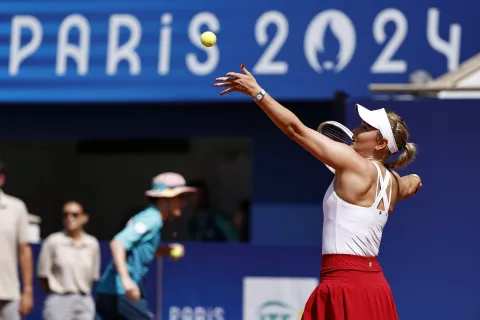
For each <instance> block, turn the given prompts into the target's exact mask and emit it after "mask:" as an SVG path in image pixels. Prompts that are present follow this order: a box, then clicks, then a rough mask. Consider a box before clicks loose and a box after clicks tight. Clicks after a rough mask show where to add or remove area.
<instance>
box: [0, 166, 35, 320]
mask: <svg viewBox="0 0 480 320" xmlns="http://www.w3.org/2000/svg"><path fill="white" fill-rule="evenodd" d="M4 184H5V164H4V163H3V162H2V161H1V160H0V188H1V187H3V185H4ZM0 252H1V254H0V320H20V319H21V317H24V316H26V315H27V314H28V313H30V311H31V310H32V307H33V284H32V276H33V258H32V249H31V247H30V243H29V233H28V211H27V208H26V206H25V204H24V203H23V201H22V200H20V199H17V198H15V197H12V196H9V195H7V194H5V193H4V192H3V191H2V190H1V189H0ZM17 259H18V261H20V270H21V274H22V284H23V286H22V291H21V292H20V281H19V278H18V272H17V270H18V264H17Z"/></svg>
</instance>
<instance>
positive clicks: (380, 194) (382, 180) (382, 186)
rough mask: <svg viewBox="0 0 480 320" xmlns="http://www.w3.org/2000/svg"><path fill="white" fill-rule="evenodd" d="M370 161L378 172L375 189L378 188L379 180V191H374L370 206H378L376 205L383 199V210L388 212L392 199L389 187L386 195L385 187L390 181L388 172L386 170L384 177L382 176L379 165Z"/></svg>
mask: <svg viewBox="0 0 480 320" xmlns="http://www.w3.org/2000/svg"><path fill="white" fill-rule="evenodd" d="M372 163H373V164H374V165H375V167H376V168H377V172H378V181H377V190H378V182H380V192H378V193H376V196H375V202H374V203H373V205H372V208H378V205H379V204H380V201H382V200H383V207H384V211H387V212H388V208H390V200H391V199H392V189H391V188H390V192H389V196H387V189H388V185H389V183H390V172H388V170H386V172H385V178H383V177H382V171H381V170H380V167H379V166H378V164H376V163H375V162H373V161H372Z"/></svg>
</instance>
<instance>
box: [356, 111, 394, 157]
mask: <svg viewBox="0 0 480 320" xmlns="http://www.w3.org/2000/svg"><path fill="white" fill-rule="evenodd" d="M355 106H356V108H357V112H358V115H359V116H360V118H362V120H363V121H365V122H366V123H368V124H369V125H370V126H372V127H374V128H375V129H378V130H379V131H380V133H381V134H382V136H383V137H384V138H385V139H387V141H388V150H390V152H391V153H395V152H397V151H398V147H397V143H396V142H395V137H394V136H393V131H392V127H391V126H390V121H389V120H388V116H387V112H386V111H385V109H383V108H382V109H377V110H368V109H367V108H365V107H363V106H361V105H359V104H358V103H357V104H356V105H355Z"/></svg>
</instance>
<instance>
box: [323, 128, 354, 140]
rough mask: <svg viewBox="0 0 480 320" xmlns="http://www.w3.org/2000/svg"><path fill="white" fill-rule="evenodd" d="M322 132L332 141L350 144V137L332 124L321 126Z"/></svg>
mask: <svg viewBox="0 0 480 320" xmlns="http://www.w3.org/2000/svg"><path fill="white" fill-rule="evenodd" d="M322 134H323V135H324V136H326V137H328V138H330V139H332V140H334V141H338V142H343V143H345V144H351V142H352V139H351V138H350V137H349V136H348V134H347V133H345V132H344V131H343V130H342V129H339V128H338V127H335V126H333V125H331V126H330V125H326V126H324V127H323V128H322Z"/></svg>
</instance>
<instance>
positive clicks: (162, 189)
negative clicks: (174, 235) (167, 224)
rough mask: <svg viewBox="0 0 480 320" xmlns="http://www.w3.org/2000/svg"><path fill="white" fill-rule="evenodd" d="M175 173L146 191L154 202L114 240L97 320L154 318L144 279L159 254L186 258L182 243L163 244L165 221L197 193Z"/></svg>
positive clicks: (157, 179) (100, 289) (162, 176)
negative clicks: (143, 285)
mask: <svg viewBox="0 0 480 320" xmlns="http://www.w3.org/2000/svg"><path fill="white" fill-rule="evenodd" d="M195 191H196V190H195V189H194V188H190V187H187V186H186V185H185V179H184V178H183V176H182V175H180V174H178V173H175V172H165V173H162V174H159V175H158V176H156V177H155V178H153V181H152V188H151V189H150V190H147V191H146V192H145V195H146V196H147V197H148V199H149V202H150V205H149V206H148V207H147V208H146V209H144V210H142V211H141V212H139V213H138V214H136V215H135V216H134V217H132V218H131V219H130V221H129V222H128V223H127V225H126V226H125V228H124V229H123V230H122V231H120V232H119V233H118V234H117V235H116V236H115V237H114V238H113V240H112V241H111V242H110V249H111V252H112V261H111V262H110V263H109V264H108V266H107V268H106V269H105V271H104V272H103V275H102V278H101V279H100V283H99V284H98V286H97V300H96V303H97V320H100V319H102V320H120V319H122V320H144V319H145V320H147V319H148V320H151V319H152V314H151V312H150V310H149V308H148V305H147V300H146V297H145V292H144V291H143V290H142V282H143V280H144V277H145V275H146V274H147V272H148V268H149V266H150V264H151V263H152V261H153V260H154V259H155V257H157V256H170V257H172V258H174V259H179V258H181V257H183V252H184V248H183V246H182V245H180V244H170V245H168V246H163V245H161V243H160V239H161V232H160V231H161V230H162V226H163V221H164V220H166V219H168V217H169V216H172V215H173V216H180V215H181V213H182V210H183V208H184V206H185V203H186V202H185V196H186V195H187V194H189V193H194V192H195Z"/></svg>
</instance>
